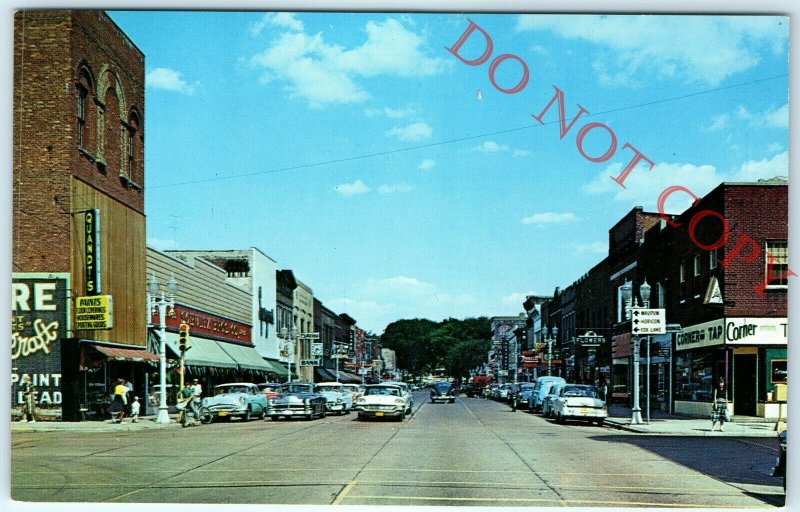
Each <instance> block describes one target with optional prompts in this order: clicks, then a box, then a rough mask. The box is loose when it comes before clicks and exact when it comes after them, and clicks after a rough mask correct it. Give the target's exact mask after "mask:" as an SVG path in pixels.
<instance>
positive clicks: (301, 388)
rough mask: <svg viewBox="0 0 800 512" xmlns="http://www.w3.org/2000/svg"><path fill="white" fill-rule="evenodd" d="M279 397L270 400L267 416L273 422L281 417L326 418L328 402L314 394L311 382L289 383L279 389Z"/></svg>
mask: <svg viewBox="0 0 800 512" xmlns="http://www.w3.org/2000/svg"><path fill="white" fill-rule="evenodd" d="M278 393H280V395H279V396H277V397H275V398H273V399H270V401H269V404H268V406H267V415H268V416H269V417H270V418H272V419H273V420H277V419H278V418H280V417H285V418H288V417H290V416H302V417H304V418H306V419H312V418H314V417H320V418H324V417H325V411H326V409H327V400H325V397H324V396H322V395H320V394H319V393H315V392H314V384H311V383H310V382H289V383H285V384H281V386H280V387H279V388H278Z"/></svg>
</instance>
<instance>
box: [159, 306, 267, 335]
mask: <svg viewBox="0 0 800 512" xmlns="http://www.w3.org/2000/svg"><path fill="white" fill-rule="evenodd" d="M181 322H185V323H187V324H189V327H190V328H191V330H192V336H200V337H207V338H213V339H218V340H224V341H239V342H242V341H244V342H247V343H252V342H253V338H252V327H251V326H249V325H247V324H244V323H242V322H237V321H236V320H230V319H227V318H224V317H221V316H219V315H214V314H212V313H206V312H205V311H200V310H198V309H194V308H190V307H188V306H183V305H181V304H177V305H176V306H175V310H174V313H172V312H170V314H167V319H166V325H167V327H168V328H171V329H172V330H175V331H176V332H177V331H178V327H179V326H180V324H181Z"/></svg>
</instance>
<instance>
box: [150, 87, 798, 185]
mask: <svg viewBox="0 0 800 512" xmlns="http://www.w3.org/2000/svg"><path fill="white" fill-rule="evenodd" d="M788 76H789V74H788V73H784V74H781V75H776V76H771V77H767V78H759V79H757V80H751V81H749V82H742V83H738V84H732V85H726V86H724V87H715V88H713V89H706V90H703V91H698V92H693V93H688V94H682V95H680V96H673V97H671V98H663V99H660V100H653V101H648V102H645V103H637V104H635V105H628V106H625V107H619V108H614V109H610V110H604V111H602V112H595V113H588V114H584V115H585V117H594V116H601V115H606V114H613V113H616V112H623V111H626V110H632V109H637V108H642V107H649V106H652V105H658V104H661V103H668V102H672V101H678V100H683V99H686V98H694V97H696V96H702V95H704V94H711V93H715V92H719V91H724V90H728V89H735V88H739V87H747V86H750V85H755V84H759V83H763V82H767V81H770V80H777V79H780V78H786V77H788ZM572 119H574V117H573V118H570V119H569V120H570V121H571V120H572ZM559 122H560V120H557V121H549V122H547V123H542V124H538V125H537V124H529V125H525V126H518V127H516V128H508V129H506V130H499V131H495V132H487V133H482V134H480V135H469V136H466V137H459V138H456V139H448V140H443V141H438V142H431V143H428V144H421V145H418V146H409V147H405V148H399V149H392V150H387V151H379V152H377V153H367V154H364V155H356V156H351V157H345V158H337V159H333V160H325V161H323V162H313V163H308V164H300V165H293V166H289V167H280V168H277V169H268V170H264V171H253V172H247V173H241V174H232V175H228V176H215V177H213V178H202V179H198V180H191V181H182V182H178V183H167V184H164V185H156V186H146V190H155V189H160V188H168V187H177V186H181V185H194V184H198V183H209V182H213V181H222V180H230V179H236V178H246V177H249V176H261V175H264V174H273V173H278V172H287V171H296V170H299V169H309V168H312V167H320V166H323V165H332V164H338V163H343V162H352V161H355V160H364V159H367V158H375V157H378V156H387V155H393V154H397V153H404V152H407V151H416V150H418V149H425V148H431V147H436V146H443V145H445V144H454V143H457V142H465V141H469V140H475V139H481V138H483V137H491V136H494V135H503V134H506V133H513V132H518V131H522V130H529V129H532V128H537V127H539V126H547V125H553V124H556V123H559Z"/></svg>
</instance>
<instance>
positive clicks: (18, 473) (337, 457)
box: [12, 392, 783, 509]
mask: <svg viewBox="0 0 800 512" xmlns="http://www.w3.org/2000/svg"><path fill="white" fill-rule="evenodd" d="M426 395H427V393H420V392H416V393H414V398H415V406H414V413H413V415H412V416H410V418H409V419H408V420H406V421H405V422H403V423H402V424H400V425H398V424H397V423H395V422H391V421H389V422H387V421H377V420H370V421H359V420H357V419H356V418H354V417H352V415H351V416H335V417H328V418H326V419H324V420H316V421H313V422H308V421H284V422H278V423H276V422H269V423H264V422H260V421H253V422H249V423H245V422H240V421H235V422H231V423H230V424H214V425H209V426H204V427H203V428H191V429H180V428H179V427H173V428H161V429H147V430H133V428H134V427H131V429H130V430H119V431H112V430H109V429H97V430H85V431H68V430H51V431H39V432H33V431H28V432H23V431H15V435H14V439H13V442H14V452H13V453H14V456H13V458H12V464H13V465H14V475H15V480H14V481H13V482H12V494H13V496H14V497H15V498H16V499H20V500H33V501H42V500H47V501H90V502H137V503H151V502H161V503H188V502H194V503H274V504H315V505H369V506H380V505H406V506H458V507H463V506H535V507H536V506H538V507H556V506H572V507H582V508H585V507H637V508H640V507H654V506H667V505H668V506H672V507H675V506H677V507H686V508H715V507H717V508H739V507H744V508H748V509H750V508H752V509H760V508H773V507H776V506H782V505H783V495H782V489H781V487H780V485H779V483H778V485H776V482H775V478H772V477H770V475H769V471H770V467H771V466H772V465H773V464H774V459H775V456H776V453H777V452H776V449H777V443H776V442H775V439H774V438H773V437H770V438H764V437H746V436H741V433H740V435H739V436H737V437H688V438H687V437H685V436H684V435H679V436H675V435H653V436H650V435H647V436H641V435H638V434H635V433H631V432H626V431H622V430H616V429H614V428H612V427H604V428H598V427H587V426H585V425H581V424H568V425H559V424H557V423H555V422H552V421H548V420H545V419H543V418H541V417H539V416H533V415H528V414H524V413H522V412H517V413H512V412H511V409H510V408H509V407H507V406H506V405H504V404H501V403H498V402H495V401H491V400H488V399H483V398H467V397H465V396H464V397H461V398H459V399H457V400H456V401H455V403H452V404H450V403H435V404H433V403H430V401H429V400H426V399H427V396H426ZM176 429H177V430H176ZM67 439H69V441H70V443H69V445H68V446H67V447H65V448H64V449H63V450H59V452H58V454H57V455H54V454H53V453H52V448H51V447H52V446H53V445H57V444H63V442H64V441H65V440H67ZM187 443H191V445H192V446H193V448H190V449H186V444H187ZM353 446H358V449H357V450H353V449H352V447H353ZM44 459H46V461H45V460H44ZM67 459H68V460H70V461H74V462H73V463H70V464H69V466H68V467H67V466H65V464H64V461H65V460H67ZM112 465H113V466H114V467H115V468H117V469H116V470H115V471H114V473H113V476H109V475H108V468H109V466H112ZM97 474H103V475H105V476H106V477H107V478H104V479H103V480H102V481H98V480H96V479H95V478H93V477H92V475H97Z"/></svg>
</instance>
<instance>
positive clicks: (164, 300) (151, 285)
mask: <svg viewBox="0 0 800 512" xmlns="http://www.w3.org/2000/svg"><path fill="white" fill-rule="evenodd" d="M160 288H161V286H160V284H159V282H158V279H156V276H155V274H150V279H148V280H147V324H148V325H149V326H153V316H152V315H153V309H158V327H159V338H160V343H159V355H158V363H159V364H158V370H159V372H158V383H159V385H160V386H161V390H160V392H159V400H158V416H156V423H169V410H168V409H167V341H166V340H167V324H166V322H167V308H168V307H169V308H172V310H173V311H174V310H175V296H176V295H177V293H178V281H177V280H176V279H175V276H174V275H172V276H170V278H169V281H168V282H167V293H166V296H165V295H164V292H163V291H160Z"/></svg>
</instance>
